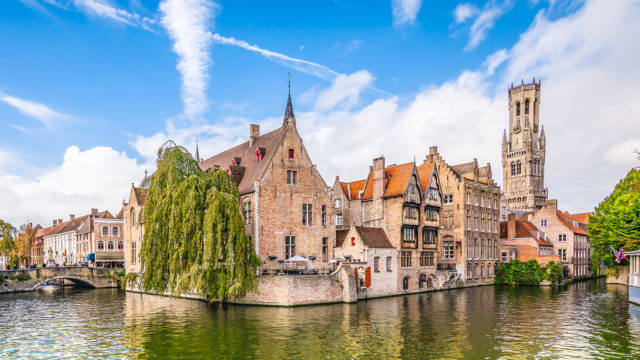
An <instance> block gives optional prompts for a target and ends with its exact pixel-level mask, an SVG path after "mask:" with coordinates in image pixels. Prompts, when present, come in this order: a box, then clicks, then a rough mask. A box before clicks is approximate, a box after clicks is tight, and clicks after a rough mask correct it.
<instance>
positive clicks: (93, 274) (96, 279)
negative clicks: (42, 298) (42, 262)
mask: <svg viewBox="0 0 640 360" xmlns="http://www.w3.org/2000/svg"><path fill="white" fill-rule="evenodd" d="M122 270H123V269H103V268H92V267H80V266H65V267H46V268H37V269H21V270H2V271H0V293H7V292H19V291H34V290H35V289H36V288H37V287H38V286H41V285H47V284H54V283H56V282H58V281H59V280H69V281H71V282H73V283H75V284H76V285H78V286H84V287H89V288H94V289H97V288H109V287H117V286H118V279H119V276H118V275H117V274H116V273H117V272H121V271H122Z"/></svg>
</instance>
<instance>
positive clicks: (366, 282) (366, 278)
mask: <svg viewBox="0 0 640 360" xmlns="http://www.w3.org/2000/svg"><path fill="white" fill-rule="evenodd" d="M364 285H365V286H366V287H371V266H369V267H368V268H366V270H365V271H364Z"/></svg>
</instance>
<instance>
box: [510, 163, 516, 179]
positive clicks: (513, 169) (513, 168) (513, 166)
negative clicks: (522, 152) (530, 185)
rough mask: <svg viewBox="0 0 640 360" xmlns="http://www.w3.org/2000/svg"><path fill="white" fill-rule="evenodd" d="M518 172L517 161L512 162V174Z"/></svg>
mask: <svg viewBox="0 0 640 360" xmlns="http://www.w3.org/2000/svg"><path fill="white" fill-rule="evenodd" d="M515 174H516V163H515V162H513V161H512V162H511V175H512V176H513V175H515Z"/></svg>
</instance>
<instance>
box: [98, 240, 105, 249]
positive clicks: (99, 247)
mask: <svg viewBox="0 0 640 360" xmlns="http://www.w3.org/2000/svg"><path fill="white" fill-rule="evenodd" d="M98 250H104V241H102V240H100V241H98Z"/></svg>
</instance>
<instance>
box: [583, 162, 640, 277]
mask: <svg viewBox="0 0 640 360" xmlns="http://www.w3.org/2000/svg"><path fill="white" fill-rule="evenodd" d="M588 229H589V240H590V242H591V248H592V255H591V256H592V263H597V261H598V260H599V259H600V258H602V260H603V263H604V264H605V266H607V267H613V266H616V265H618V264H617V263H616V262H615V261H614V256H613V254H612V251H611V248H612V247H613V248H614V249H616V250H617V249H619V248H623V249H624V250H625V251H632V250H638V249H640V170H637V169H632V170H631V171H629V173H628V174H627V176H626V177H625V178H624V179H623V180H621V181H620V182H619V183H618V184H617V185H616V187H615V189H614V190H613V192H612V193H611V195H609V196H608V197H607V198H605V199H604V201H603V202H602V203H600V205H598V207H597V208H596V210H595V213H594V215H592V216H591V217H590V218H589V224H588ZM622 265H625V264H624V263H623V264H622Z"/></svg>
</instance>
